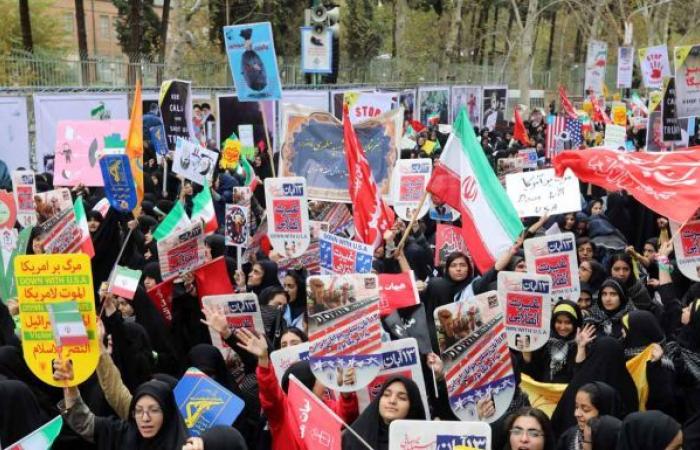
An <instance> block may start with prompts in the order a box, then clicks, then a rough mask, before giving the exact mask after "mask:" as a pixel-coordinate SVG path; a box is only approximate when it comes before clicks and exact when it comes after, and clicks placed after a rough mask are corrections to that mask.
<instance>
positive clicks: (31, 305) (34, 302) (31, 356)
mask: <svg viewBox="0 0 700 450" xmlns="http://www.w3.org/2000/svg"><path fill="white" fill-rule="evenodd" d="M15 280H16V282H17V296H18V300H19V320H20V324H21V329H22V352H23V354H24V360H25V361H26V362H27V366H29V368H30V369H31V371H32V373H34V375H36V376H37V378H39V379H40V380H41V381H43V382H44V383H46V384H48V385H51V386H55V387H63V386H77V385H79V384H80V383H82V382H83V381H85V380H87V379H88V378H89V377H90V375H92V373H93V372H94V371H95V368H96V367H97V360H98V358H99V355H100V352H99V347H98V343H97V333H96V331H95V330H96V316H95V295H94V291H93V286H92V270H91V268H90V257H88V256H87V255H83V254H71V255H20V256H17V257H16V258H15ZM69 301H73V302H77V307H78V310H79V311H80V315H81V318H82V320H83V324H84V326H85V329H86V330H87V337H88V342H87V343H86V344H79V345H65V344H64V345H62V346H60V349H59V348H57V346H56V343H55V336H54V326H53V325H54V324H52V323H51V320H50V318H49V308H48V305H53V304H58V303H65V302H69ZM59 351H60V354H59ZM59 357H60V358H61V359H62V360H64V361H65V360H70V361H72V362H73V372H74V378H73V379H72V380H69V381H68V382H67V384H65V383H64V382H57V381H54V379H53V361H54V360H56V359H57V358H59Z"/></svg>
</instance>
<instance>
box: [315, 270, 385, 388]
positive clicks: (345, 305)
mask: <svg viewBox="0 0 700 450" xmlns="http://www.w3.org/2000/svg"><path fill="white" fill-rule="evenodd" d="M306 287H307V298H308V303H307V308H308V311H307V312H308V316H309V342H310V343H311V345H310V347H309V355H310V358H309V359H310V362H311V370H312V371H313V373H314V375H316V378H317V379H318V380H319V381H320V382H321V383H323V384H324V385H325V386H326V387H328V388H330V389H334V390H336V391H339V392H353V391H356V390H358V389H360V388H362V387H364V386H367V385H368V384H369V382H370V381H372V380H373V379H374V378H375V377H376V376H377V374H378V373H379V370H380V369H381V367H382V363H381V357H380V355H379V353H380V350H381V334H382V326H381V323H380V321H379V283H378V281H377V276H376V275H373V274H347V275H333V276H314V277H309V279H308V281H307V284H306Z"/></svg>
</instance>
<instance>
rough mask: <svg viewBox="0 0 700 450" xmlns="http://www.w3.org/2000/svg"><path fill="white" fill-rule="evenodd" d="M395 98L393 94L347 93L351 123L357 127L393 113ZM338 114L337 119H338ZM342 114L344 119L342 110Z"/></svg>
mask: <svg viewBox="0 0 700 450" xmlns="http://www.w3.org/2000/svg"><path fill="white" fill-rule="evenodd" d="M393 97H394V94H393V93H391V92H379V91H373V92H363V91H345V93H344V97H343V98H344V100H345V102H346V103H347V104H348V115H349V117H350V122H352V124H353V125H355V124H358V123H360V122H363V121H365V120H367V119H372V118H374V117H377V116H380V115H382V114H384V113H386V112H389V111H391V109H392V104H393ZM337 112H338V111H336V114H335V116H336V117H338V114H337ZM340 113H341V114H340V117H341V118H342V117H343V116H342V110H341V111H340ZM341 120H342V119H341Z"/></svg>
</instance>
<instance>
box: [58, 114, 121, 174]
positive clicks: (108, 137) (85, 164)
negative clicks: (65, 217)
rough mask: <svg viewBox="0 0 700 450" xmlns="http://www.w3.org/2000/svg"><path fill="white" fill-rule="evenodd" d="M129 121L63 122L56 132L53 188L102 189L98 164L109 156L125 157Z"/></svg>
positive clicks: (59, 124)
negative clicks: (89, 187) (119, 154)
mask: <svg viewBox="0 0 700 450" xmlns="http://www.w3.org/2000/svg"><path fill="white" fill-rule="evenodd" d="M128 133H129V121H128V120H81V121H75V120H70V121H68V120H61V121H60V122H58V128H57V130H56V147H55V150H54V154H55V156H56V159H55V160H54V171H53V176H54V178H53V184H54V186H77V185H79V184H81V183H82V184H84V185H85V186H102V185H103V183H102V172H101V171H100V167H99V165H98V162H99V160H100V158H101V157H102V156H103V155H105V154H108V153H123V152H124V146H125V145H126V138H127V136H128Z"/></svg>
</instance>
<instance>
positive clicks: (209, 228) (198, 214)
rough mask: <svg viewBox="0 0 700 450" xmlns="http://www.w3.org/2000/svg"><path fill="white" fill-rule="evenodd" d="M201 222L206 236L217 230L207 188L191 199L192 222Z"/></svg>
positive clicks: (212, 204) (209, 192) (217, 226)
mask: <svg viewBox="0 0 700 450" xmlns="http://www.w3.org/2000/svg"><path fill="white" fill-rule="evenodd" d="M197 220H201V221H202V222H204V232H205V233H206V234H211V233H215V232H216V230H217V229H218V228H219V223H218V222H217V221H216V213H215V212H214V201H213V200H212V198H211V191H210V190H209V188H208V187H205V188H204V189H202V192H200V193H199V194H197V195H195V196H194V198H193V199H192V221H193V222H194V221H197Z"/></svg>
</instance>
